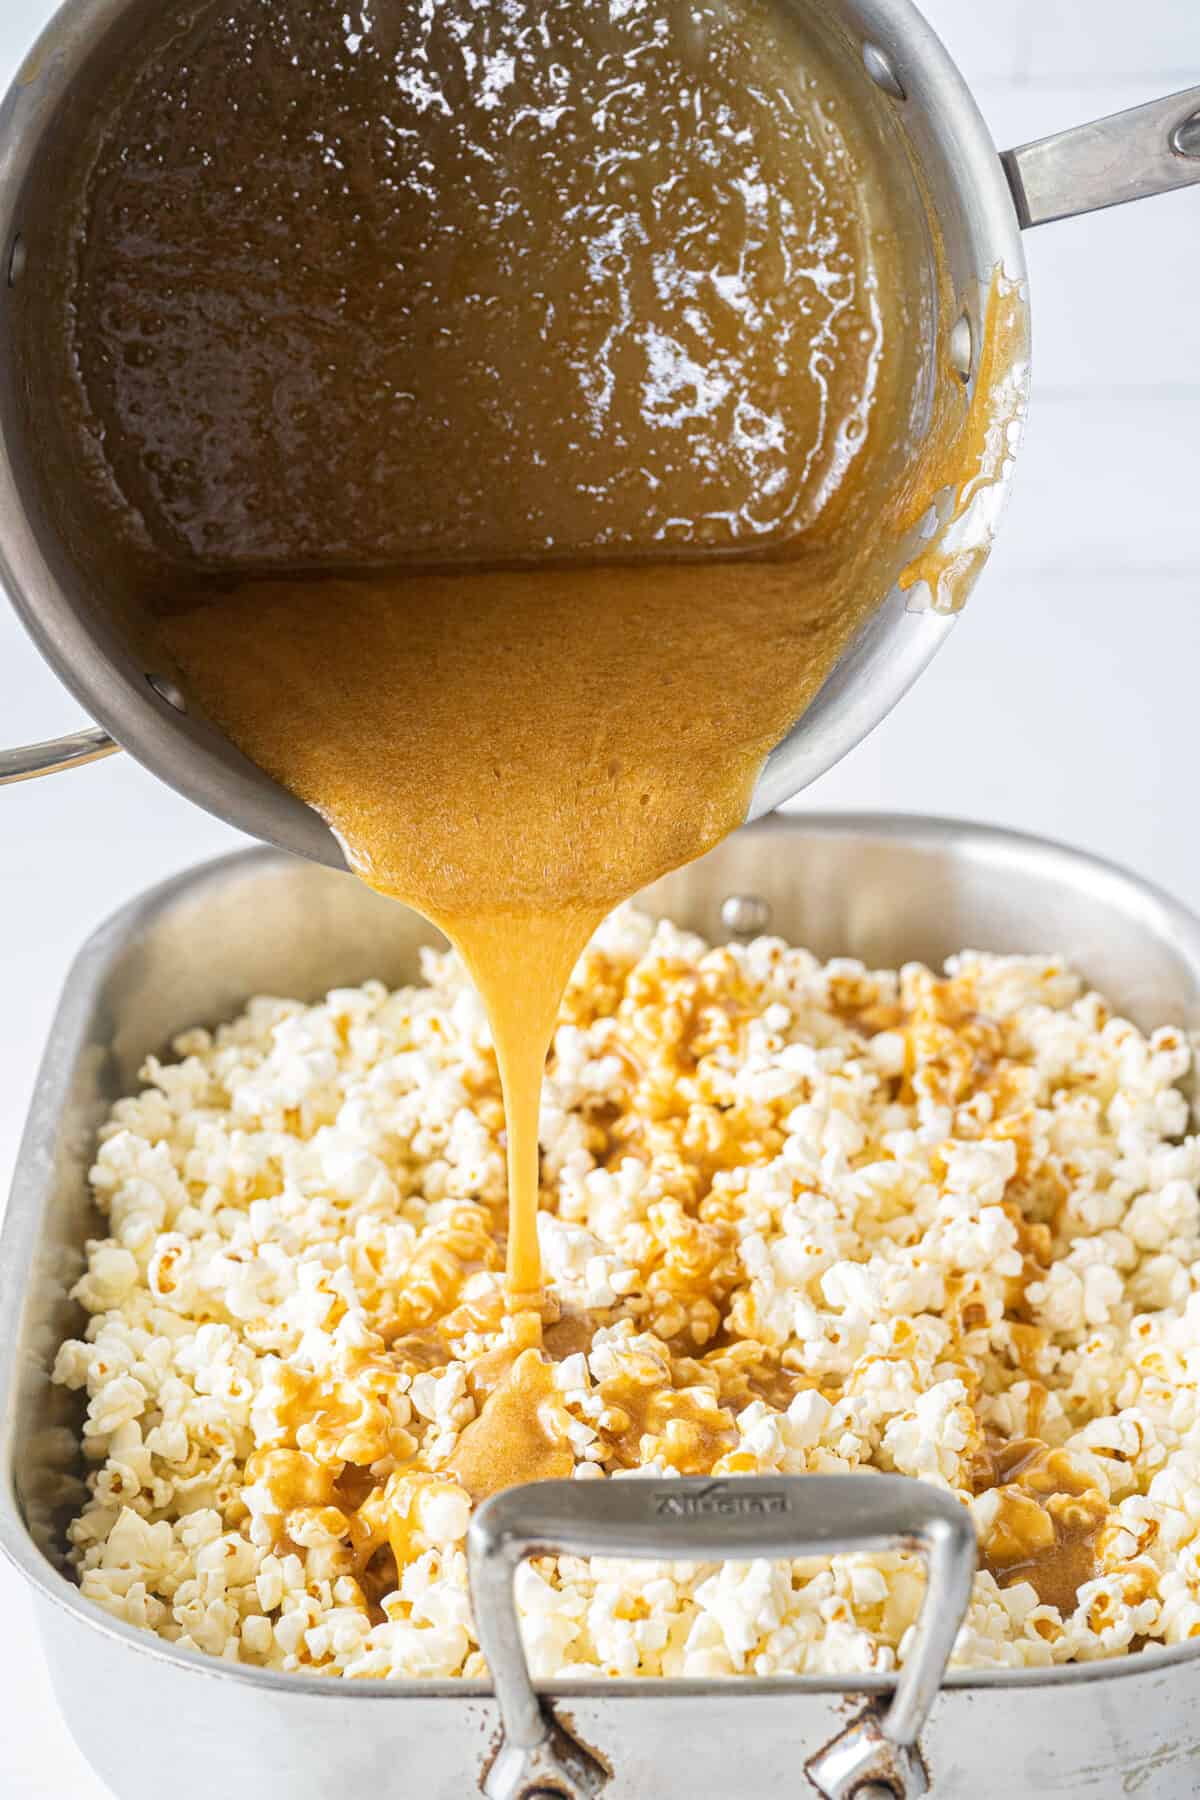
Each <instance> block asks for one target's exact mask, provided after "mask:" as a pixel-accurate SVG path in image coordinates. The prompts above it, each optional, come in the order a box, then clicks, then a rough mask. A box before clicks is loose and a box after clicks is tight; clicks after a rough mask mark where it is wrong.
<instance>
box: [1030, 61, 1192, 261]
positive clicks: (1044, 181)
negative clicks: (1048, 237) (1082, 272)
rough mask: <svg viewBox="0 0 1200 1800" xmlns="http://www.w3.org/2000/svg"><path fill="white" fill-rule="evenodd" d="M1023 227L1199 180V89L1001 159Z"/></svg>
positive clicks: (1039, 142) (1044, 140)
mask: <svg viewBox="0 0 1200 1800" xmlns="http://www.w3.org/2000/svg"><path fill="white" fill-rule="evenodd" d="M1000 160H1001V162H1002V163H1003V164H1004V170H1005V173H1006V174H1007V176H1008V182H1009V186H1010V187H1011V188H1012V192H1013V199H1014V200H1015V201H1016V206H1017V217H1018V218H1019V219H1020V221H1021V225H1022V227H1027V226H1030V225H1048V224H1049V223H1050V222H1051V221H1052V220H1054V219H1070V218H1074V217H1075V215H1076V214H1077V213H1088V212H1096V211H1098V210H1099V209H1100V208H1101V207H1105V206H1122V205H1124V203H1125V202H1126V201H1127V200H1146V199H1148V198H1149V197H1150V196H1151V195H1152V194H1167V193H1170V192H1171V190H1172V189H1173V188H1182V187H1190V186H1191V184H1192V183H1193V182H1198V181H1200V87H1194V88H1185V89H1184V91H1183V92H1182V93H1180V94H1171V95H1169V96H1168V97H1167V98H1166V99H1165V100H1151V101H1150V103H1149V105H1148V106H1135V107H1132V108H1131V109H1130V110H1129V111H1128V112H1120V113H1112V114H1110V116H1109V117H1108V118H1106V119H1096V120H1094V121H1093V122H1092V123H1091V124H1090V125H1076V126H1075V127H1074V128H1073V129H1072V130H1070V131H1059V132H1056V133H1055V135H1054V136H1053V137H1047V138H1039V139H1038V140H1037V142H1036V143H1033V144H1022V145H1021V146H1020V148H1019V149H1016V150H1006V151H1005V152H1004V154H1003V156H1002V157H1001V159H1000Z"/></svg>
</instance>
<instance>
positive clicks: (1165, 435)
mask: <svg viewBox="0 0 1200 1800" xmlns="http://www.w3.org/2000/svg"><path fill="white" fill-rule="evenodd" d="M51 10H52V8H51V4H50V0H0V86H3V85H7V81H8V79H9V76H10V74H11V72H12V71H13V70H14V69H15V68H16V66H17V64H18V61H19V59H20V57H21V55H22V53H23V51H24V49H25V48H26V47H27V45H28V44H29V42H30V39H31V38H32V35H33V34H34V32H35V31H36V30H37V28H38V27H39V26H40V24H41V23H42V21H43V20H44V19H45V18H46V17H48V16H49V13H50V11H51ZM927 11H928V12H929V15H930V17H931V18H932V19H933V22H934V23H935V25H937V27H938V28H939V29H940V30H941V31H942V32H943V35H944V36H945V38H946V41H947V43H948V45H949V47H950V49H951V50H952V52H953V53H954V54H955V55H956V56H957V58H958V59H959V62H960V64H961V66H962V67H963V69H964V71H965V72H966V74H967V75H968V77H969V78H970V79H972V80H973V81H974V82H975V83H976V84H977V88H978V92H979V97H980V101H981V104H982V106H983V110H984V112H985V114H986V116H987V117H988V119H989V121H990V122H991V124H992V126H993V130H994V132H995V135H996V137H997V139H998V141H1000V142H1001V143H1013V142H1020V141H1023V140H1025V139H1027V138H1031V137H1036V136H1040V135H1044V134H1045V133H1047V132H1050V131H1053V130H1056V129H1058V128H1059V127H1061V126H1065V125H1067V124H1072V123H1076V122H1079V121H1081V120H1083V119H1085V118H1089V117H1095V116H1098V115H1099V114H1100V113H1103V112H1106V111H1111V110H1113V109H1114V108H1116V107H1120V106H1126V105H1132V104H1135V103H1136V102H1138V101H1140V100H1143V99H1149V98H1152V97H1153V96H1154V95H1155V94H1159V93H1168V92H1172V91H1174V90H1175V89H1176V88H1180V87H1184V86H1188V85H1191V84H1195V83H1200V5H1198V4H1197V0H1141V3H1140V4H1139V5H1138V6H1137V7H1136V8H1130V7H1129V6H1128V5H1127V4H1124V3H1122V0H1054V3H1053V4H1050V5H1048V4H1046V0H991V4H990V5H989V6H986V7H985V6H980V5H979V4H978V0H930V4H929V6H928V7H927ZM1028 248H1029V256H1030V264H1031V281H1032V288H1033V295H1034V308H1035V318H1036V330H1037V335H1036V345H1035V369H1036V376H1035V393H1034V407H1033V414H1032V419H1031V423H1030V429H1029V436H1028V440H1027V447H1026V453H1025V458H1024V461H1023V464H1022V468H1021V471H1020V475H1019V479H1018V488H1017V494H1016V498H1015V500H1014V503H1013V506H1012V510H1011V513H1010V516H1009V520H1008V523H1007V525H1006V528H1005V532H1004V535H1003V537H1002V540H1001V544H1000V547H999V549H998V550H997V552H996V554H995V556H994V558H993V561H992V565H991V567H990V569H989V571H988V573H987V575H986V576H985V578H984V581H983V583H982V585H981V587H980V590H979V592H978V594H977V595H976V598H975V599H974V601H973V602H972V605H971V607H970V608H969V610H968V612H967V614H966V615H965V617H964V619H963V621H962V623H961V624H960V625H959V627H958V628H957V630H956V631H955V633H954V636H953V639H952V640H951V643H950V645H949V647H948V648H947V649H946V650H945V651H944V652H943V653H942V655H941V656H940V658H939V659H938V661H937V663H936V664H935V665H934V667H933V669H932V670H931V671H930V673H929V674H928V675H927V676H926V677H925V678H924V679H923V681H922V682H921V684H920V685H919V687H918V688H917V690H916V691H915V693H914V694H913V695H912V696H910V698H909V700H908V701H907V702H906V703H905V704H904V705H903V706H902V707H901V708H900V709H899V710H898V711H897V712H896V713H895V714H894V715H893V717H892V718H891V719H890V720H889V721H888V722H887V723H886V724H885V725H884V726H883V727H882V728H881V729H880V730H879V731H877V732H876V733H875V734H874V736H873V737H872V738H870V739H869V740H868V741H867V742H866V743H865V744H864V745H862V746H861V747H860V748H859V749H858V750H857V751H856V752H855V753H854V755H852V756H851V757H849V758H847V760H846V761H845V763H843V764H842V766H841V767H840V768H839V769H837V770H835V771H834V772H833V774H832V775H830V776H828V777H826V779H825V781H824V782H822V783H821V784H820V786H819V787H818V788H817V789H815V790H813V791H812V792H811V793H810V795H809V796H807V800H806V803H807V804H812V805H814V806H821V807H841V806H847V807H887V808H896V809H901V810H909V811H932V812H945V813H968V814H972V815H974V816H976V817H979V818H983V819H988V820H992V821H997V822H1001V823H1006V824H1012V825H1017V826H1022V827H1025V828H1027V829H1031V830H1037V831H1043V832H1048V833H1052V834H1055V835H1059V836H1062V837H1065V838H1068V839H1071V840H1073V841H1074V842H1076V843H1079V844H1083V845H1085V846H1087V847H1089V848H1092V849H1096V850H1099V851H1102V852H1104V853H1105V854H1107V855H1109V856H1113V857H1115V858H1117V859H1118V860H1121V861H1124V862H1127V863H1129V864H1130V865H1131V866H1132V867H1134V868H1135V869H1137V870H1140V871H1141V872H1142V873H1144V874H1146V875H1149V876H1152V877H1153V878H1155V879H1156V880H1158V881H1160V882H1162V883H1164V884H1165V885H1166V886H1168V887H1171V888H1173V889H1174V890H1175V892H1176V893H1178V894H1179V895H1180V896H1181V897H1182V898H1184V899H1185V900H1188V901H1190V902H1191V903H1192V904H1194V905H1200V833H1197V832H1196V830H1195V827H1194V820H1195V810H1196V809H1195V784H1196V767H1197V759H1196V726H1195V723H1194V721H1195V719H1196V716H1197V709H1196V688H1195V681H1196V670H1197V667H1198V665H1200V608H1198V605H1197V602H1198V601H1200V582H1198V578H1197V572H1196V538H1197V531H1198V528H1200V306H1198V305H1197V295H1200V190H1197V191H1194V192H1191V193H1185V194H1180V195H1175V196H1173V197H1171V198H1168V199H1164V200H1158V201H1152V202H1148V203H1146V204H1144V205H1142V206H1137V207H1130V208H1126V209H1124V210H1122V211H1119V212H1113V213H1109V214H1106V215H1102V216H1100V217H1098V218H1094V219H1090V220H1079V221H1074V222H1072V223H1069V224H1065V225H1062V226H1056V227H1053V228H1051V229H1048V230H1043V231H1041V232H1038V233H1035V234H1033V235H1032V237H1031V239H1030V241H1029V245H1028ZM77 719H78V713H77V710H76V708H75V707H74V705H73V703H72V702H71V701H70V700H69V699H67V697H66V696H65V695H64V694H63V693H62V691H61V689H59V688H58V686H57V684H56V682H55V681H54V679H53V677H52V676H51V675H50V674H49V673H48V671H47V670H46V669H45V668H43V666H42V664H41V663H40V662H39V660H38V658H37V656H36V655H35V653H34V652H33V650H32V649H31V648H30V647H29V645H28V643H27V641H26V640H25V638H24V637H23V635H22V633H21V631H20V629H19V628H18V627H17V625H16V623H15V621H14V620H13V618H12V617H11V615H10V614H9V613H8V612H7V610H0V730H2V732H3V736H4V738H5V740H6V741H12V742H17V741H19V740H22V739H24V738H36V737H44V736H50V735H51V734H53V733H55V732H57V731H60V730H65V729H68V728H69V727H70V726H71V725H72V724H73V723H74V722H76V721H77ZM0 820H2V822H3V831H4V837H3V852H2V854H0V930H2V932H3V941H4V944H5V946H6V950H5V954H4V959H3V973H4V985H3V996H4V1011H3V1015H2V1022H0V1193H2V1192H4V1191H6V1189H7V1182H8V1175H9V1171H10V1168H11V1164H12V1159H13V1156H14V1154H15V1150H16V1143H17V1137H18V1134H19V1131H20V1126H21V1120H22V1118H23V1115H24V1112H25V1109H26V1106H27V1104H28V1100H29V1095H30V1093H31V1090H32V1086H33V1080H34V1075H35V1071H36V1065H37V1060H38V1057H39V1056H40V1054H41V1047H42V1043H43V1040H44V1038H45V1034H46V1030H47V1027H48V1024H49V1020H50V1015H51V1011H52V1008H53V1006H54V1003H55V999H56V995H57V992H58V989H59V986H60V984H61V981H62V977H63V975H64V973H65V970H66V966H67V963H68V961H69V959H70V957H71V955H72V953H73V952H74V950H75V949H76V947H77V946H78V945H79V943H80V942H81V940H82V939H83V937H84V936H85V935H86V933H87V932H88V931H89V930H90V929H91V927H92V926H93V925H94V924H96V923H97V922H98V921H99V920H100V919H102V918H103V917H104V916H105V915H106V914H107V913H108V912H110V911H111V910H112V909H113V908H114V907H115V906H117V905H119V904H120V902H121V901H122V900H124V899H126V898H128V897H129V896H130V895H131V894H133V893H134V892H136V891H137V890H138V889H139V888H141V887H143V886H145V885H146V884H147V883H149V882H152V881H155V880H158V879H159V878H161V877H162V876H164V875H166V874H169V873H170V872H172V871H173V870H175V869H177V868H179V867H181V866H183V865H184V864H186V863H189V862H192V861H195V860H197V859H198V858H200V857H203V856H209V855H213V854H215V853H217V852H218V851H221V850H225V849H229V848H232V847H233V846H234V845H235V844H237V843H238V842H240V841H242V840H239V839H238V837H237V835H236V834H235V833H234V832H232V831H229V830H227V829H226V828H225V827H224V826H221V825H219V824H218V823H217V822H216V821H215V820H212V819H209V818H207V817H206V816H204V815H203V814H201V813H199V812H197V811H195V810H193V809H192V808H191V807H189V806H188V805H187V804H186V802H184V801H182V800H180V799H178V798H177V797H176V796H175V795H173V794H172V793H170V792H169V791H168V790H167V789H165V788H163V787H161V786H159V785H158V784H157V783H156V782H155V781H154V780H153V779H152V778H151V777H150V776H149V775H147V774H145V773H144V772H143V771H142V770H141V769H139V768H137V767H135V766H134V765H133V764H132V763H131V762H130V761H129V760H128V759H126V758H123V757H122V758H117V759H114V760H112V761H110V762H107V763H104V764H101V765H99V766H97V767H94V768H91V769H86V770H83V771H81V772H79V773H77V774H74V775H69V776H63V777H59V778H57V779H55V780H51V781H43V782H38V783H30V784H27V785H25V786H24V787H18V788H12V789H8V790H6V791H5V792H4V793H3V794H2V795H0ZM2 1328H3V1323H2V1322H0V1329H2ZM0 1618H2V1619H3V1621H4V1626H5V1629H4V1631H3V1633H0V1696H2V1697H3V1698H2V1699H0V1797H2V1800H103V1796H104V1794H105V1792H106V1790H104V1789H102V1788H101V1787H100V1785H99V1784H98V1783H97V1782H96V1781H95V1779H94V1778H93V1777H92V1776H90V1775H89V1774H88V1772H87V1770H86V1769H85V1768H84V1766H83V1764H82V1761H81V1759H80V1757H79V1755H78V1753H77V1752H76V1751H75V1749H74V1746H73V1745H72V1744H71V1743H70V1741H69V1740H68V1739H67V1737H66V1734H65V1732H64V1731H63V1728H62V1726H61V1724H60V1723H59V1720H58V1716H57V1713H56V1711H55V1709H54V1705H53V1701H52V1699H51V1696H50V1692H49V1687H48V1682H47V1679H46V1675H45V1671H44V1667H43V1663H42V1659H41V1654H40V1650H39V1649H38V1647H37V1645H36V1641H35V1638H34V1635H33V1629H32V1621H31V1618H30V1611H29V1606H28V1603H27V1601H26V1598H25V1594H24V1592H23V1590H22V1588H21V1585H20V1583H19V1582H18V1581H17V1580H16V1579H15V1578H14V1577H13V1576H12V1575H11V1573H9V1572H8V1571H7V1570H6V1569H3V1568H0ZM164 1780H165V1781H166V1782H167V1783H168V1785H169V1775H168V1774H166V1773H165V1772H164Z"/></svg>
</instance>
